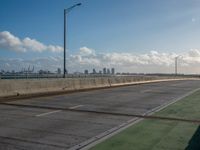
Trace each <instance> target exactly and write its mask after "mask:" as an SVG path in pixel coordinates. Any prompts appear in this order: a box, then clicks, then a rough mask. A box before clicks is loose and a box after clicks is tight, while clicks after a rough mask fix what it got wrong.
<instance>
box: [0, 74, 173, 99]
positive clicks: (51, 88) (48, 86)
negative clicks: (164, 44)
mask: <svg viewBox="0 0 200 150" xmlns="http://www.w3.org/2000/svg"><path fill="white" fill-rule="evenodd" d="M163 79H164V80H165V79H170V80H171V79H173V77H158V76H114V77H93V78H66V79H62V78H59V79H18V80H12V79H11V80H0V97H9V96H20V95H28V94H39V93H51V92H62V91H63V92H65V91H66V92H67V91H76V90H83V89H93V88H103V87H112V86H120V85H129V84H136V83H140V82H145V81H159V80H163Z"/></svg>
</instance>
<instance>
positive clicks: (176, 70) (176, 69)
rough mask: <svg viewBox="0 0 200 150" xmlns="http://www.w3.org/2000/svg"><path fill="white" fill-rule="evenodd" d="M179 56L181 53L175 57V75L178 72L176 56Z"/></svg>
mask: <svg viewBox="0 0 200 150" xmlns="http://www.w3.org/2000/svg"><path fill="white" fill-rule="evenodd" d="M179 57H181V55H179V56H176V57H175V75H177V74H178V58H179Z"/></svg>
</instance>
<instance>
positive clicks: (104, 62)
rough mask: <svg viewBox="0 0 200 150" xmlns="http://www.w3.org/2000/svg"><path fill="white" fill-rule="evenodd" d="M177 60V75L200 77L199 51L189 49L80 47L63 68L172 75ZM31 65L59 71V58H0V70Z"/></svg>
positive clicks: (61, 62) (71, 70) (60, 65)
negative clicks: (137, 50) (140, 51)
mask: <svg viewBox="0 0 200 150" xmlns="http://www.w3.org/2000/svg"><path fill="white" fill-rule="evenodd" d="M177 56H181V57H179V59H178V72H179V73H185V74H200V68H199V66H200V50H198V49H192V50H188V51H187V52H185V53H180V54H178V53H161V52H157V51H150V52H149V53H146V54H134V53H115V52H113V53H98V52H97V51H95V50H94V49H90V48H88V47H82V48H80V50H79V52H78V53H77V54H74V55H69V56H68V57H67V61H66V62H67V63H66V65H67V69H68V70H69V71H70V72H75V71H81V72H83V71H84V69H89V70H90V71H92V69H93V68H96V70H102V68H104V67H109V68H111V67H114V68H116V71H117V72H132V73H174V62H175V57H177ZM29 65H31V66H33V65H34V66H35V68H36V69H37V70H39V69H44V70H47V69H48V70H51V71H55V70H57V68H61V69H62V68H63V57H62V56H57V57H46V58H35V59H32V60H24V59H1V58H0V69H5V70H12V69H13V68H15V69H16V68H17V69H18V70H20V69H21V68H28V66H29Z"/></svg>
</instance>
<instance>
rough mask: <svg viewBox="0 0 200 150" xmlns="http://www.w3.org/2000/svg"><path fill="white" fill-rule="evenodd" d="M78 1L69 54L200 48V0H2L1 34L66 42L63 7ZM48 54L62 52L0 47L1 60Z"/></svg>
mask: <svg viewBox="0 0 200 150" xmlns="http://www.w3.org/2000/svg"><path fill="white" fill-rule="evenodd" d="M77 2H81V3H82V4H83V5H82V6H81V7H79V8H75V9H74V10H73V11H71V12H70V14H69V16H68V31H67V33H68V34H67V47H68V49H69V53H70V54H76V53H78V52H79V49H80V48H81V47H89V48H91V49H94V50H95V51H96V52H98V53H115V52H116V53H135V54H143V53H148V52H150V51H152V50H154V51H158V52H161V53H162V52H167V53H172V52H174V53H181V52H186V51H188V50H190V49H199V48H200V42H199V40H200V9H199V7H200V1H199V0H166V1H165V0H0V32H2V31H8V32H10V33H11V34H12V35H14V36H16V37H18V38H20V39H24V38H26V37H29V38H31V39H36V40H37V41H39V42H41V43H43V44H45V45H59V46H62V45H63V9H64V8H67V7H69V6H71V5H73V4H75V3H77ZM47 56H62V53H53V52H49V51H44V52H39V53H38V52H34V51H30V52H26V53H19V52H15V51H12V50H6V48H1V47H0V57H3V58H23V59H24V58H30V59H33V58H35V57H47Z"/></svg>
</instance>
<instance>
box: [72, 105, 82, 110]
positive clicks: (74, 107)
mask: <svg viewBox="0 0 200 150" xmlns="http://www.w3.org/2000/svg"><path fill="white" fill-rule="evenodd" d="M82 106H83V105H77V106H73V107H69V109H76V108H79V107H82Z"/></svg>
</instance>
